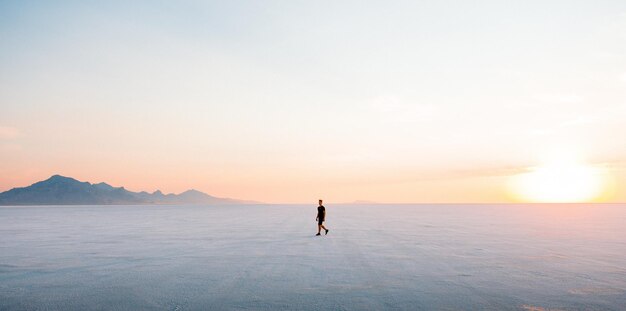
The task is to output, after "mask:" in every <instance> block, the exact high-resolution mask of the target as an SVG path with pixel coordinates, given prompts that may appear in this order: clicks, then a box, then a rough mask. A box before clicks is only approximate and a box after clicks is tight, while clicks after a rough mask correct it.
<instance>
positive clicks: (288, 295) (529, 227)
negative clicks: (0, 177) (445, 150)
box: [0, 202, 626, 310]
mask: <svg viewBox="0 0 626 311" xmlns="http://www.w3.org/2000/svg"><path fill="white" fill-rule="evenodd" d="M326 207H327V213H328V216H327V220H328V221H327V226H328V227H329V228H330V230H331V231H330V233H329V234H328V236H321V237H315V236H314V234H315V232H316V222H315V214H316V205H315V204H311V205H249V206H244V205H237V206H39V207H1V208H0V310H33V309H41V310H129V309H133V310H207V309H211V310H431V309H436V310H457V309H461V310H476V309H487V310H544V309H545V310H552V309H558V310H580V309H592V310H596V309H602V310H604V309H606V310H623V309H624V308H625V307H624V306H626V206H624V205H618V204H615V205H599V204H598V205H594V204H561V205H555V204H553V205H550V204H542V205H472V204H468V205H459V204H456V205H333V204H332V203H330V202H329V203H328V204H327V205H326Z"/></svg>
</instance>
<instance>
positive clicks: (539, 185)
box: [512, 155, 604, 203]
mask: <svg viewBox="0 0 626 311" xmlns="http://www.w3.org/2000/svg"><path fill="white" fill-rule="evenodd" d="M603 184H604V178H603V172H602V170H601V169H599V168H596V167H594V166H590V165H587V164H584V163H583V162H581V161H578V160H576V159H575V158H574V157H572V156H571V155H565V156H558V157H552V158H550V159H549V160H547V161H544V164H543V165H541V166H538V167H534V168H532V169H531V170H530V172H528V173H524V174H520V175H516V176H514V177H513V180H512V187H513V191H514V192H515V194H517V196H519V197H521V199H522V200H524V201H531V202H551V203H557V202H559V203H566V202H590V201H594V200H595V199H597V198H598V197H599V196H600V195H601V193H602V190H603Z"/></svg>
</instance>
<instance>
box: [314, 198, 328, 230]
mask: <svg viewBox="0 0 626 311" xmlns="http://www.w3.org/2000/svg"><path fill="white" fill-rule="evenodd" d="M319 204H320V205H319V206H318V207H317V217H315V220H317V234H316V236H317V235H321V234H320V231H322V229H324V230H326V233H324V235H326V234H328V229H326V227H324V220H325V219H326V208H325V207H324V205H322V200H319Z"/></svg>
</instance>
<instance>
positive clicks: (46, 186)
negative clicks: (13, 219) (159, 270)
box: [0, 175, 259, 205]
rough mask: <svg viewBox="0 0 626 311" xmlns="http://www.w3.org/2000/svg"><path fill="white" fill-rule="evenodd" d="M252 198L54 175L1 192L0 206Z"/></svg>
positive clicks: (215, 201)
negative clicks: (129, 186)
mask: <svg viewBox="0 0 626 311" xmlns="http://www.w3.org/2000/svg"><path fill="white" fill-rule="evenodd" d="M245 203H251V204H252V203H259V202H254V201H244V200H235V199H228V198H218V197H214V196H211V195H208V194H206V193H203V192H200V191H197V190H187V191H185V192H183V193H180V194H163V193H162V192H161V191H159V190H157V191H155V192H153V193H148V192H145V191H142V192H132V191H128V190H126V189H124V187H113V186H111V185H109V184H107V183H103V182H102V183H99V184H91V183H89V182H81V181H78V180H76V179H74V178H71V177H64V176H61V175H54V176H52V177H50V178H48V179H46V180H44V181H40V182H37V183H34V184H32V185H30V186H28V187H23V188H13V189H11V190H8V191H5V192H2V193H0V205H119V204H245Z"/></svg>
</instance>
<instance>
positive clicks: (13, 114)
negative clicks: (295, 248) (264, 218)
mask: <svg viewBox="0 0 626 311" xmlns="http://www.w3.org/2000/svg"><path fill="white" fill-rule="evenodd" d="M0 47H1V48H0V191H5V190H8V189H11V188H13V187H22V186H27V185H30V184H32V183H34V182H36V181H39V180H43V179H46V178H48V177H49V176H50V175H53V174H61V175H64V176H71V177H74V178H77V179H79V180H83V181H90V182H101V181H104V182H108V183H110V184H112V185H114V186H124V187H125V188H126V189H129V190H133V191H142V190H146V191H155V190H157V189H160V190H162V191H163V192H166V193H169V192H174V193H178V192H182V191H185V190H187V189H191V188H193V189H197V190H200V191H204V192H206V193H209V194H211V195H215V196H221V197H232V198H240V199H252V200H259V201H264V202H271V203H310V202H313V204H315V203H316V202H317V199H318V198H324V199H325V200H326V201H328V202H351V201H354V200H366V201H375V202H390V203H409V202H526V201H533V195H528V194H524V191H525V190H524V189H522V188H523V187H521V186H515V185H516V183H517V181H516V180H518V179H519V178H521V177H520V176H524V174H527V175H528V174H532V173H533V172H536V171H537V170H540V171H542V172H545V171H546V170H545V169H544V170H542V169H543V168H545V166H546V165H547V164H546V163H548V162H550V161H552V162H550V163H561V164H562V163H564V162H568V161H573V160H572V159H575V160H576V163H577V164H576V165H578V166H577V167H578V168H585V169H587V171H589V172H591V171H593V172H592V173H591V174H592V175H593V174H595V175H594V176H596V177H594V178H595V179H594V180H595V184H594V187H596V188H598V189H597V191H595V192H594V194H593V195H590V196H588V197H586V198H583V199H581V200H582V201H597V202H624V201H626V190H625V189H626V187H625V186H626V140H624V139H623V138H622V136H623V133H626V122H625V121H626V2H625V1H601V0H600V1H571V0H563V1H0ZM555 154H556V155H558V156H554V155H555ZM546 159H551V160H546ZM557 166H558V165H557ZM552 167H554V165H553V166H552ZM548 171H549V170H548ZM552 171H558V170H552ZM571 171H572V170H569V171H567V172H571ZM579 171H580V170H579ZM558 172H562V171H558ZM535 175H536V176H535V177H537V176H546V174H545V173H541V174H539V173H536V174H535ZM557 175H558V176H561V177H560V178H566V177H563V176H575V177H574V178H566V179H568V180H572V179H576V178H577V177H576V176H578V177H579V176H583V175H584V176H588V175H589V174H586V175H585V174H582V173H581V174H577V175H576V174H574V175H572V174H569V175H568V174H557ZM551 176H552V175H551ZM598 176H600V177H598ZM537 178H539V177H537ZM537 178H535V179H533V178H530V179H525V180H526V183H528V180H531V181H533V180H537ZM548 179H549V178H548ZM553 179H554V178H553ZM531 183H533V184H535V185H536V184H541V185H543V184H550V186H546V187H548V188H549V189H539V190H535V192H534V194H536V195H535V197H534V198H535V199H536V198H538V197H541V196H539V195H538V194H539V192H542V191H543V192H546V191H547V192H550V191H549V190H551V189H552V192H551V193H552V197H551V198H553V199H554V198H556V199H558V198H564V200H565V201H567V200H568V198H573V197H571V196H570V197H567V196H560V197H559V196H558V195H557V194H556V192H555V191H556V190H554V188H555V187H557V185H554V183H556V184H562V183H561V182H560V181H558V178H557V182H554V183H551V180H548V181H546V179H545V178H543V179H542V182H531ZM587 184H589V183H587ZM587 184H585V183H578V184H577V186H576V187H579V188H576V187H574V186H572V187H573V188H571V189H570V192H572V191H578V190H576V189H580V187H582V188H585V189H583V190H585V191H586V190H587V188H589V187H591V186H585V185H587ZM581 185H582V186H581ZM550 187H551V188H550ZM543 192H542V193H543ZM538 200H541V199H537V200H534V201H538Z"/></svg>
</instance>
